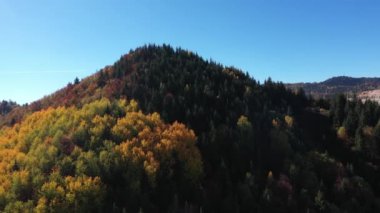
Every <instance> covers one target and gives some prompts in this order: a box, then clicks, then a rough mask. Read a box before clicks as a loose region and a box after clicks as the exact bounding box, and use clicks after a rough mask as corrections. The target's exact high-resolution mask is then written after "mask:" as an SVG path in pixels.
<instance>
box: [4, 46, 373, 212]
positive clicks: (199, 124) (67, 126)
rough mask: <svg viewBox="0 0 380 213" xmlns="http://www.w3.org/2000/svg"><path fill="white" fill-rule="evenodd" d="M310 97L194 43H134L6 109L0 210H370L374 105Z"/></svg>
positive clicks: (343, 99) (371, 204)
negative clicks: (323, 103)
mask: <svg viewBox="0 0 380 213" xmlns="http://www.w3.org/2000/svg"><path fill="white" fill-rule="evenodd" d="M125 99H127V101H129V100H131V99H134V100H136V101H137V102H134V101H131V102H130V103H133V104H132V106H129V107H128V105H127V104H126V103H128V102H126V101H125ZM137 105H138V106H137ZM315 105H316V104H315V103H313V102H312V100H308V99H307V98H306V97H305V94H304V93H302V92H299V93H294V92H292V91H291V90H288V89H286V87H285V86H284V84H282V83H279V82H277V83H276V82H272V81H271V80H267V81H265V82H264V84H262V85H260V84H258V83H257V82H256V81H255V80H254V79H253V78H251V77H250V76H249V75H248V74H245V73H243V72H241V71H240V70H238V69H235V68H232V67H225V66H223V65H220V64H218V63H215V62H213V61H206V60H204V59H202V58H201V57H199V56H198V55H196V54H194V53H192V52H190V51H186V50H183V49H173V48H171V47H170V46H167V45H163V46H155V45H148V46H143V47H140V48H137V49H136V50H133V51H131V52H130V53H128V54H127V55H124V56H122V57H121V58H120V60H119V61H117V62H116V63H115V64H113V65H112V66H107V67H105V68H103V69H102V70H100V71H99V72H97V73H95V74H94V75H92V76H89V77H87V78H85V79H82V80H81V81H79V82H74V83H70V84H69V85H68V86H67V87H65V88H62V89H61V90H59V91H57V92H55V93H54V94H51V95H49V96H46V97H45V98H43V99H41V100H38V101H36V102H34V103H32V104H30V105H28V106H21V107H16V108H14V109H13V110H11V111H10V112H9V113H7V114H4V116H3V117H2V118H1V119H0V120H1V122H2V123H3V124H6V125H3V126H2V128H1V129H0V142H1V143H0V144H2V146H0V152H3V154H0V157H1V159H0V161H1V163H2V164H1V165H2V167H0V168H3V169H2V170H0V171H2V172H3V173H2V174H3V177H2V179H0V184H3V186H2V187H3V188H1V187H0V208H1V210H2V211H3V210H6V211H11V210H13V209H25V208H27V209H32V208H37V207H38V206H42V207H44V206H45V207H46V208H48V209H50V210H52V211H53V210H54V211H58V212H59V210H60V209H61V211H65V210H67V211H80V210H91V211H99V212H101V211H103V212H104V211H108V212H125V211H126V212H136V211H139V210H141V211H143V212H201V211H202V212H307V211H310V212H334V211H335V212H355V211H358V210H359V209H360V210H361V211H363V212H377V211H379V210H380V202H379V199H378V198H379V195H380V193H379V192H380V185H379V184H378V181H377V180H378V179H379V177H380V175H379V170H378V167H379V166H380V165H379V163H378V161H377V160H378V157H379V155H378V153H380V152H379V150H380V146H377V144H378V142H377V141H378V140H379V137H380V124H377V122H378V120H379V118H380V107H379V106H378V105H376V104H373V103H366V104H363V103H360V102H358V103H356V102H355V103H351V102H349V101H347V100H346V99H345V97H340V98H339V99H337V100H336V101H332V102H331V103H330V105H331V107H330V116H326V115H321V114H320V113H318V112H316V110H313V109H314V108H315ZM312 107H314V108H312ZM131 108H132V109H136V108H139V109H141V110H142V112H136V110H132V109H131ZM120 109H122V110H120ZM346 109H347V110H346ZM327 114H328V113H327ZM129 115H131V117H128V116H129ZM361 117H362V118H361ZM178 122H179V123H178ZM180 123H182V124H180ZM320 126H323V128H319V127H320ZM316 129H318V131H315V130H316ZM338 130H339V131H338ZM356 132H357V134H355V133H356ZM148 133H149V134H148ZM337 133H338V134H337ZM356 135H357V138H358V139H357V140H358V142H356ZM354 139H355V140H354ZM73 147H74V149H73V150H77V151H73V150H72V148H73ZM164 148H165V149H164ZM49 149H51V150H50V151H49ZM162 149H163V150H162ZM45 150H48V151H47V152H46V151H45ZM17 155H19V157H17ZM14 159H16V160H14ZM35 174H43V175H42V176H43V177H39V178H40V179H38V178H37V180H34V177H38V175H35ZM0 178H1V176H0ZM88 183H91V184H88ZM90 185H91V186H93V187H90ZM73 186H78V189H76V188H75V187H73ZM56 191H58V192H59V193H56ZM103 193H104V194H103ZM93 197H98V198H99V200H97V201H96V204H97V205H93V206H92V205H88V204H89V200H91V199H92V198H93ZM56 204H57V205H56ZM61 204H62V205H61ZM64 204H68V205H64ZM42 207H41V208H42ZM78 209H79V210H78Z"/></svg>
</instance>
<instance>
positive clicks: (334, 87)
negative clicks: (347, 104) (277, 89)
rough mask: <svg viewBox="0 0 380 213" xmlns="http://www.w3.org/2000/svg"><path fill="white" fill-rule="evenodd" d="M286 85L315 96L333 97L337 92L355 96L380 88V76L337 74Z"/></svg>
mask: <svg viewBox="0 0 380 213" xmlns="http://www.w3.org/2000/svg"><path fill="white" fill-rule="evenodd" d="M286 87H287V88H290V89H292V90H297V89H299V88H302V89H303V90H304V91H305V93H306V94H307V95H311V96H313V97H314V98H332V97H334V96H335V95H337V94H345V95H348V96H349V97H353V96H358V95H359V94H361V93H362V92H365V91H370V90H375V89H379V88H380V78H378V77H349V76H336V77H331V78H329V79H326V80H324V81H321V82H312V83H304V82H300V83H291V84H286Z"/></svg>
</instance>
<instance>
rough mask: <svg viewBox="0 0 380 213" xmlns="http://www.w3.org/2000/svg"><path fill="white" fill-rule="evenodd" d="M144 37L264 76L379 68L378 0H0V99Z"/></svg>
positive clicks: (304, 77)
mask: <svg viewBox="0 0 380 213" xmlns="http://www.w3.org/2000/svg"><path fill="white" fill-rule="evenodd" d="M147 43H156V44H162V43H167V44H171V45H172V46H175V47H177V46H181V47H183V48H185V49H189V50H192V51H194V52H197V53H198V54H200V55H201V56H203V57H204V58H206V59H209V58H212V59H213V60H215V61H218V62H220V63H222V64H224V65H227V66H229V65H233V66H235V67H238V68H240V69H242V70H243V71H248V72H249V73H250V74H251V75H252V76H253V77H254V78H255V79H258V80H260V81H263V80H264V79H266V78H267V77H269V76H270V77H272V79H274V80H278V81H284V82H299V81H308V82H309V81H322V80H324V79H326V78H329V77H331V76H337V75H350V76H380V1H378V0H250V1H248V0H247V1H243V0H230V1H223V0H161V1H159V0H123V1H121V0H120V1H115V0H107V1H105V0H104V1H98V0H91V1H90V0H65V1H58V0H57V1H54V0H33V1H30V0H0V100H1V99H12V100H15V101H17V102H19V103H26V102H31V101H33V100H36V99H39V98H41V97H43V96H44V95H48V94H50V93H52V92H54V91H55V90H57V89H59V88H61V87H63V86H65V85H66V84H67V83H68V82H70V81H73V80H74V78H75V77H79V78H83V77H86V76H88V75H90V74H92V73H94V72H96V71H97V70H99V69H101V68H103V67H104V66H105V65H109V64H112V63H113V62H114V61H116V60H117V59H118V58H119V57H120V56H121V55H122V54H124V53H127V52H128V51H129V50H130V49H134V48H136V47H138V46H141V45H144V44H147Z"/></svg>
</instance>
